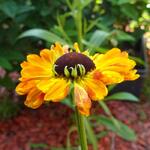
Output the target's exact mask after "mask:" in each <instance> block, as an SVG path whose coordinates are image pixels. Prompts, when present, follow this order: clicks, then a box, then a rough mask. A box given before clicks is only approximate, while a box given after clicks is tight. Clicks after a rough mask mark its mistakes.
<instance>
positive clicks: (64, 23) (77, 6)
mask: <svg viewBox="0 0 150 150" xmlns="http://www.w3.org/2000/svg"><path fill="white" fill-rule="evenodd" d="M146 5H147V1H146V0H141V1H139V0H105V1H104V0H86V1H81V0H74V1H70V0H66V1H63V0H57V1H52V0H40V1H34V0H25V1H22V0H8V1H5V0H1V2H0V26H1V37H0V44H1V45H2V46H1V47H0V51H1V53H0V66H1V67H3V68H4V69H6V70H7V74H8V73H9V72H12V71H18V70H19V69H20V68H19V67H18V63H19V62H21V61H23V60H24V59H25V54H26V53H32V52H34V53H38V51H39V50H40V49H42V48H44V47H49V45H50V44H51V43H53V42H55V41H58V42H61V43H62V44H69V45H70V46H72V44H73V42H75V41H78V43H79V44H80V47H81V49H86V48H88V49H89V51H90V53H92V54H94V53H95V52H102V53H103V52H105V51H106V50H107V49H109V48H111V47H113V46H118V47H123V46H124V43H125V42H129V43H130V44H131V45H132V46H134V44H135V43H136V42H137V41H138V40H139V38H140V37H141V35H142V34H143V32H145V31H146V30H147V29H148V23H149V14H148V12H149V11H148V9H147V8H146ZM118 14H119V15H118ZM133 14H134V15H133ZM141 28H142V29H141ZM24 31H25V32H24ZM24 37H31V38H24ZM22 38H24V39H22ZM7 74H6V77H5V78H4V79H2V80H0V83H1V85H3V86H6V87H7V88H9V87H10V90H12V89H13V87H14V85H15V83H14V82H9V80H10V78H9V76H8V75H7ZM10 83H12V85H11V86H10ZM122 96H123V97H125V99H131V100H132V101H137V98H135V97H134V96H133V95H131V94H129V93H118V95H113V96H111V97H107V98H106V100H109V99H118V100H119V99H121V97H122ZM122 100H124V99H122ZM68 102H69V101H64V103H65V104H66V105H70V104H69V103H68ZM9 105H10V104H9ZM100 107H102V108H103V109H104V111H105V112H106V114H107V116H91V117H90V118H89V119H87V120H86V129H87V134H88V135H89V136H88V137H89V139H88V140H89V142H90V143H92V145H93V148H94V149H95V150H96V149H97V139H98V138H99V137H102V136H104V135H105V134H106V133H107V132H106V133H101V134H99V135H96V134H95V133H94V130H93V128H94V126H92V124H91V123H90V122H91V121H93V120H96V121H97V124H99V123H100V124H102V125H104V126H106V127H107V129H108V131H109V130H112V131H114V132H115V133H117V134H118V135H119V136H121V137H123V138H124V139H126V140H135V139H136V136H135V133H134V132H133V131H132V130H131V129H129V128H128V127H127V126H126V125H124V124H123V123H121V122H120V121H118V120H117V119H116V118H114V117H113V115H112V114H111V112H110V110H109V108H108V107H107V105H106V104H105V103H103V102H102V103H100ZM126 133H128V134H126ZM90 137H91V138H90ZM68 143H69V142H68ZM68 145H69V144H68ZM69 146H70V145H69ZM69 146H68V147H69ZM70 147H71V146H70Z"/></svg>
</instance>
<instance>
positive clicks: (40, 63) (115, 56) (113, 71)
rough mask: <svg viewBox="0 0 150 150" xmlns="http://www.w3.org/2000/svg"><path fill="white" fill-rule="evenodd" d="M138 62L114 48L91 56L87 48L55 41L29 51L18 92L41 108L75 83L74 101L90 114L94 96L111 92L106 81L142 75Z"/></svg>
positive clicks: (56, 99) (62, 96)
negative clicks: (34, 52) (69, 46)
mask: <svg viewBox="0 0 150 150" xmlns="http://www.w3.org/2000/svg"><path fill="white" fill-rule="evenodd" d="M135 65H136V63H135V62H134V61H133V60H131V59H129V58H128V53H127V52H125V51H123V52H121V51H120V50H119V49H118V48H113V49H111V50H109V51H108V52H106V54H95V55H94V56H90V55H89V53H88V51H85V52H80V50H79V47H78V44H77V43H75V44H74V48H73V49H70V48H68V47H67V46H64V47H62V46H61V45H60V44H59V43H55V44H54V45H52V46H51V48H50V50H49V49H43V50H41V51H40V56H38V55H36V54H29V55H28V56H27V61H24V62H22V63H21V67H22V70H21V78H20V79H19V80H20V83H19V84H18V86H17V87H16V92H17V93H18V94H20V95H24V94H26V95H27V98H26V101H25V105H26V106H28V107H31V108H38V107H39V106H40V105H41V104H43V103H44V102H45V101H52V102H59V101H61V100H63V99H64V98H65V97H66V96H67V95H68V93H69V91H70V85H71V84H73V85H74V103H75V105H76V106H77V108H78V110H79V112H80V113H81V114H83V115H86V116H88V115H89V113H90V108H91V100H94V101H98V100H103V99H104V97H105V96H106V95H107V94H108V90H107V85H110V84H116V83H121V82H123V81H125V80H135V79H137V78H139V75H138V74H136V72H137V70H135V69H134V67H135Z"/></svg>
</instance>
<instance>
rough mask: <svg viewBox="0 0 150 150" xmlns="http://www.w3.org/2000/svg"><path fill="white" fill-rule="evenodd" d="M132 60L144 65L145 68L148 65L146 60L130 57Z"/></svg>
mask: <svg viewBox="0 0 150 150" xmlns="http://www.w3.org/2000/svg"><path fill="white" fill-rule="evenodd" d="M130 58H131V59H133V60H134V61H136V62H137V63H139V64H141V65H143V66H146V63H145V61H144V60H142V59H141V58H138V57H133V56H130Z"/></svg>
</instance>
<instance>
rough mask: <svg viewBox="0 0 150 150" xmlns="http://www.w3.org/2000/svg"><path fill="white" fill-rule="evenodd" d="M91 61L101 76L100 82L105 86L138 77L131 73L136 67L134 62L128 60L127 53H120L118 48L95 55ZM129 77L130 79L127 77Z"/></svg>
mask: <svg viewBox="0 0 150 150" xmlns="http://www.w3.org/2000/svg"><path fill="white" fill-rule="evenodd" d="M93 61H94V63H95V65H96V70H98V71H99V72H100V74H101V79H100V80H101V81H102V82H104V83H105V84H114V83H120V82H122V81H124V80H134V79H135V78H138V76H139V75H137V74H135V73H134V75H133V73H132V72H133V68H134V67H135V65H136V63H135V61H133V60H131V59H129V58H128V53H127V52H121V51H120V50H119V49H118V48H113V49H111V50H110V51H108V52H106V54H100V55H95V56H94V57H93ZM131 74H132V75H131ZM129 75H130V78H129V77H128V76H129Z"/></svg>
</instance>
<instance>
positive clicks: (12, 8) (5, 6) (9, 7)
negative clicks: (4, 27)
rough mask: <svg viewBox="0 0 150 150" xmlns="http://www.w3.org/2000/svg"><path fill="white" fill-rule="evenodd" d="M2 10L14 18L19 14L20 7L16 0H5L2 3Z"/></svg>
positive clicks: (0, 6)
mask: <svg viewBox="0 0 150 150" xmlns="http://www.w3.org/2000/svg"><path fill="white" fill-rule="evenodd" d="M0 10H2V11H3V13H5V14H6V15H7V16H8V17H10V18H14V17H15V16H16V14H17V11H18V8H17V5H16V3H15V2H14V1H10V0H8V1H4V2H3V3H2V4H1V5H0Z"/></svg>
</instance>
